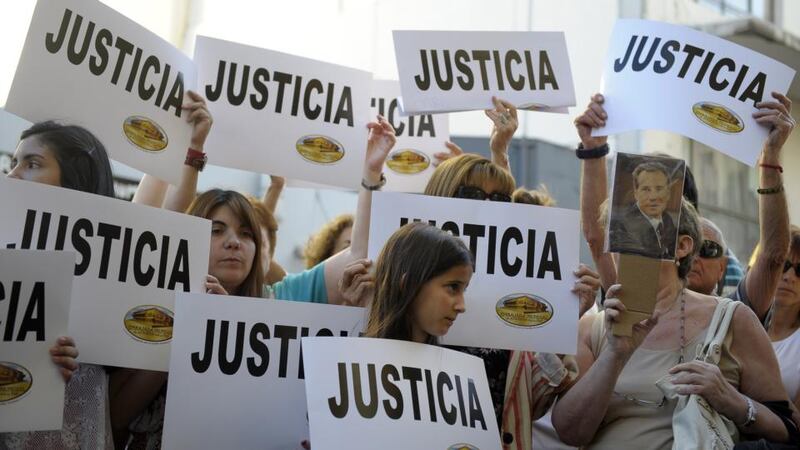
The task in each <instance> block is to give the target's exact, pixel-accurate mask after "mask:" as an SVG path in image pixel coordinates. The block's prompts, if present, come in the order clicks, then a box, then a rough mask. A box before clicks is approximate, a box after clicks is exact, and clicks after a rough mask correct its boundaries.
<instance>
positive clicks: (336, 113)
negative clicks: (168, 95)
mask: <svg viewBox="0 0 800 450" xmlns="http://www.w3.org/2000/svg"><path fill="white" fill-rule="evenodd" d="M287 88H288V89H287ZM287 90H288V92H289V94H288V95H286V93H287ZM270 92H273V93H274V94H275V95H274V96H273V97H272V98H273V99H274V100H273V106H272V107H271V108H270V109H271V110H272V111H274V112H275V113H276V114H283V113H284V110H285V109H288V114H289V115H291V116H295V117H297V116H298V115H300V114H302V116H303V117H305V118H306V119H309V120H322V121H323V122H327V123H334V124H339V123H343V124H345V125H347V126H348V127H352V126H353V95H352V90H351V88H350V86H337V85H335V84H334V83H324V84H323V82H322V81H321V80H319V79H317V78H310V79H306V80H304V79H303V77H302V76H301V75H294V74H289V73H285V72H279V71H273V72H270V71H269V70H268V69H266V68H264V67H257V68H255V69H253V68H252V67H251V66H250V65H247V64H240V63H236V62H232V61H225V60H220V61H219V65H218V68H217V79H216V81H215V82H214V84H208V85H206V87H205V93H206V98H207V99H208V100H209V101H211V102H217V101H227V102H228V103H229V104H231V105H233V106H241V105H244V104H247V105H249V106H250V107H251V108H253V109H255V110H257V111H260V110H262V109H264V108H266V107H267V106H268V104H269V100H270ZM285 97H288V104H287V103H285V102H284V98H285ZM245 102H247V103H245ZM287 106H288V108H287Z"/></svg>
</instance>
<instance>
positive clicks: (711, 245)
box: [700, 239, 725, 259]
mask: <svg viewBox="0 0 800 450" xmlns="http://www.w3.org/2000/svg"><path fill="white" fill-rule="evenodd" d="M724 254H725V250H723V249H722V246H721V245H719V244H717V243H716V242H714V241H710V240H708V239H706V240H704V241H703V245H701V246H700V257H701V258H705V259H714V258H719V257H720V256H722V255H724Z"/></svg>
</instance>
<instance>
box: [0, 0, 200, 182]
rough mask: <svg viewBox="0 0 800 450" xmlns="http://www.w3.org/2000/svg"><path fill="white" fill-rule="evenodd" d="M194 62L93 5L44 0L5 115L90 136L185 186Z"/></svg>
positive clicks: (81, 0)
mask: <svg viewBox="0 0 800 450" xmlns="http://www.w3.org/2000/svg"><path fill="white" fill-rule="evenodd" d="M194 85H195V69H194V65H193V63H192V61H191V60H190V59H189V58H188V57H187V56H186V55H184V54H183V53H181V52H180V51H179V50H178V49H176V48H175V47H173V46H172V45H170V44H169V43H168V42H166V41H164V40H163V39H161V38H159V37H158V36H156V35H155V34H154V33H152V32H150V31H148V30H147V29H145V28H143V27H142V26H141V25H139V24H137V23H135V22H133V21H132V20H130V19H128V18H126V17H125V16H123V15H121V14H119V13H117V12H116V11H114V10H113V9H111V8H109V7H107V6H105V5H103V4H102V3H100V2H98V1H95V0H39V2H38V3H37V4H36V9H35V10H34V12H33V20H32V22H31V26H30V28H29V29H28V37H27V38H26V39H25V46H24V47H23V49H22V56H21V58H20V61H19V65H18V66H17V72H16V74H15V75H14V82H13V84H12V86H11V91H10V92H9V95H8V101H7V103H6V106H5V108H6V109H7V110H8V111H9V112H12V113H14V114H16V115H18V116H20V117H23V118H25V119H27V120H30V121H32V122H38V121H42V120H50V119H57V120H60V121H63V122H66V123H71V124H76V125H82V126H84V127H86V128H88V129H89V130H90V131H91V132H92V133H94V134H95V136H97V138H98V139H100V141H101V142H102V143H103V144H104V145H105V147H106V149H107V150H108V152H109V155H110V156H111V157H112V158H114V159H116V160H118V161H120V162H123V163H125V164H128V165H130V166H131V167H134V168H136V169H139V170H141V171H143V172H145V173H149V174H151V175H154V176H156V177H158V178H161V179H164V180H167V181H169V182H171V183H173V184H178V183H179V182H180V173H181V167H183V161H184V159H185V157H186V149H187V148H189V142H190V139H191V132H192V128H191V125H190V124H189V123H187V122H186V117H185V113H184V112H183V111H182V109H181V105H182V104H183V97H184V91H185V90H187V89H189V88H192V87H193V86H194Z"/></svg>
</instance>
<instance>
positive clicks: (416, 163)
mask: <svg viewBox="0 0 800 450" xmlns="http://www.w3.org/2000/svg"><path fill="white" fill-rule="evenodd" d="M386 165H387V166H388V167H389V168H390V169H392V170H393V171H395V172H397V173H399V174H403V175H414V174H417V173H420V172H422V171H424V170H425V169H427V168H428V167H429V166H430V165H431V160H430V158H428V155H426V154H425V153H422V152H421V151H419V150H412V149H410V148H409V149H403V150H397V151H395V152H392V154H391V155H389V158H387V160H386Z"/></svg>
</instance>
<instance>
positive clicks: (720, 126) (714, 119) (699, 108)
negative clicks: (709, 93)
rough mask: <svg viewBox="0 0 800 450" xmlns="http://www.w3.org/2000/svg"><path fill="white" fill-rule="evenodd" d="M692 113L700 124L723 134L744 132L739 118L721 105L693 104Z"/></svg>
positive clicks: (742, 123) (708, 103)
mask: <svg viewBox="0 0 800 450" xmlns="http://www.w3.org/2000/svg"><path fill="white" fill-rule="evenodd" d="M692 112H693V113H694V115H695V116H696V117H697V118H698V119H700V121H701V122H703V123H704V124H706V125H708V126H710V127H711V128H714V129H715V130H719V131H722V132H723V133H739V132H741V131H742V130H744V122H743V121H742V119H741V117H739V116H738V115H737V114H736V113H735V112H733V111H731V110H730V109H728V108H726V107H724V106H722V105H718V104H716V103H710V102H700V103H695V104H694V106H692Z"/></svg>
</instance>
